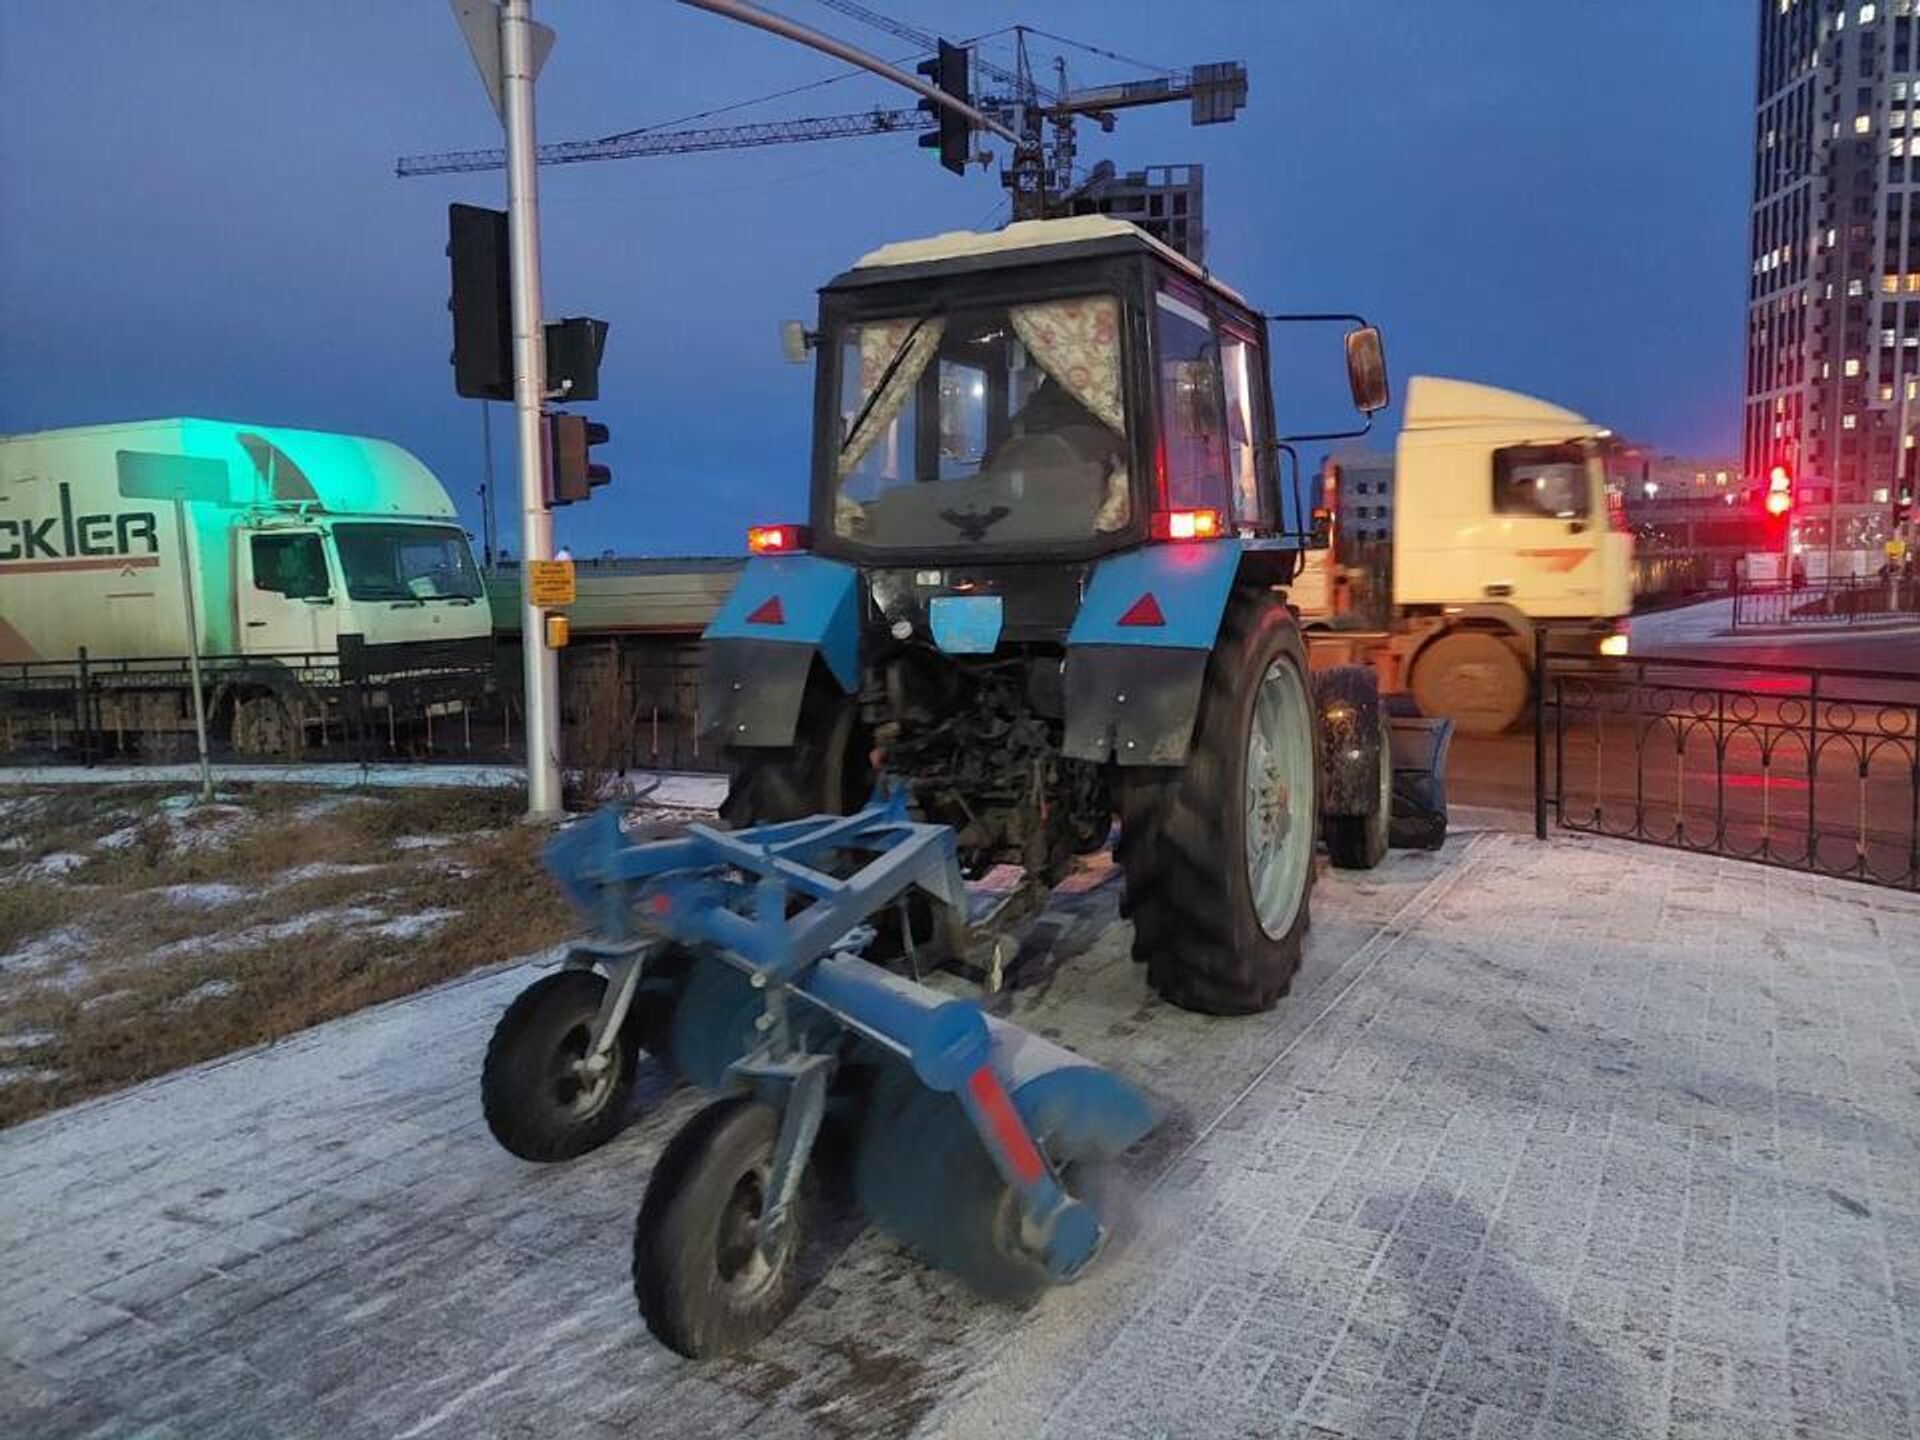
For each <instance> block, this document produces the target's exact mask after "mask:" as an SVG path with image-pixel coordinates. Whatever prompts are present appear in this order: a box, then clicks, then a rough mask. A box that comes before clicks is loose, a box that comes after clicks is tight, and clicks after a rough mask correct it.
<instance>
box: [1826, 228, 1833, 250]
mask: <svg viewBox="0 0 1920 1440" xmlns="http://www.w3.org/2000/svg"><path fill="white" fill-rule="evenodd" d="M1827 248H1828V249H1829V250H1831V249H1832V248H1833V231H1832V230H1828V231H1827Z"/></svg>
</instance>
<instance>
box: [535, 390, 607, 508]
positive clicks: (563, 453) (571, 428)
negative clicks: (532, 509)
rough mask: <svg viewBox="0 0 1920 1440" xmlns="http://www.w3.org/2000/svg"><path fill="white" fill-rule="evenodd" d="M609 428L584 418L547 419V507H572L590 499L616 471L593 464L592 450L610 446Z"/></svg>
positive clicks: (563, 415) (560, 414) (556, 415)
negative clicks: (576, 503)
mask: <svg viewBox="0 0 1920 1440" xmlns="http://www.w3.org/2000/svg"><path fill="white" fill-rule="evenodd" d="M608 434H609V432H608V430H607V427H606V426H604V425H602V424H601V423H600V422H599V421H598V420H589V419H587V417H586V416H584V415H568V414H566V413H565V412H555V413H554V414H552V415H549V416H547V504H549V505H571V504H573V502H574V501H576V500H585V499H587V498H589V497H590V496H591V495H592V494H593V491H594V488H595V487H596V486H599V485H604V484H606V483H607V482H608V481H609V480H611V479H613V472H612V471H611V470H609V469H608V468H607V467H606V466H604V465H596V464H594V462H593V447H594V446H596V445H604V444H606V443H607V437H608Z"/></svg>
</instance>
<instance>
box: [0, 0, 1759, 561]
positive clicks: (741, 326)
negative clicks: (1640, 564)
mask: <svg viewBox="0 0 1920 1440" xmlns="http://www.w3.org/2000/svg"><path fill="white" fill-rule="evenodd" d="M775 8H778V9H781V10H782V11H783V12H784V13H786V14H789V15H791V16H793V17H794V18H796V19H799V20H801V21H803V22H805V23H807V24H811V25H815V26H818V27H819V28H822V29H825V30H828V31H830V32H832V33H834V34H837V35H840V36H842V37H844V38H846V39H849V40H852V41H854V42H855V43H857V44H860V45H862V46H863V47H865V48H868V49H871V50H873V51H875V52H876V53H879V54H881V55H883V56H885V57H887V58H889V59H893V60H896V61H902V60H905V59H907V56H908V52H909V51H910V50H911V49H912V48H913V47H912V46H910V45H907V44H905V42H902V41H900V40H899V39H897V38H894V37H891V36H889V35H886V34H883V33H880V32H878V31H874V30H870V29H867V28H865V27H863V26H861V25H860V24H859V23H858V22H856V21H854V20H851V19H849V18H847V17H845V16H843V15H839V14H837V13H836V12H834V11H832V10H831V9H829V8H827V7H826V6H824V5H821V4H818V3H816V0H784V3H783V4H781V5H778V6H776V7H775ZM873 8H876V9H882V10H885V11H887V12H889V13H891V14H894V15H896V16H898V17H899V18H900V19H901V20H903V21H905V22H907V23H909V24H912V25H914V26H917V27H919V28H921V29H923V30H927V31H932V32H938V33H944V34H946V35H948V36H949V37H951V38H955V39H961V38H967V37H971V36H975V35H988V34H993V36H994V38H992V39H990V40H988V41H986V42H985V44H986V47H987V48H986V50H985V53H987V54H988V55H989V56H991V57H992V58H994V59H996V60H998V61H1000V62H1001V63H1007V62H1009V61H1010V59H1011V49H1010V41H1009V39H1008V37H1007V35H1006V33H1005V29H1006V27H1008V26H1011V25H1013V24H1014V23H1016V22H1022V23H1026V24H1029V25H1033V26H1036V27H1039V28H1041V29H1043V30H1046V31H1050V32H1053V33H1054V34H1056V35H1060V36H1066V37H1070V38H1071V39H1074V40H1078V41H1086V42H1089V43H1091V44H1093V45H1097V46H1100V47H1102V48H1103V49H1105V50H1108V51H1111V52H1114V53H1115V54H1116V55H1120V56H1127V57H1133V58H1134V59H1137V60H1144V61H1147V62H1151V63H1153V64H1156V65H1161V66H1186V65H1190V64H1194V63H1198V62H1204V61H1211V60H1224V59H1239V60H1243V61H1244V62H1245V63H1246V65H1247V67H1248V70H1249V74H1250V82H1251V83H1250V95H1249V100H1248V104H1247V108H1246V109H1245V110H1244V111H1242V112H1241V115H1240V118H1239V119H1238V121H1237V122H1236V123H1234V124H1231V125H1219V126H1212V127H1208V128H1203V129H1195V128H1192V127H1190V126H1189V125H1188V123H1187V115H1186V108H1185V107H1184V106H1178V105H1174V106H1166V107H1162V108H1161V109H1159V110H1141V111H1133V112H1129V113H1126V114H1124V115H1123V116H1122V117H1121V119H1120V123H1119V126H1118V128H1117V129H1116V130H1115V131H1114V132H1113V133H1112V134H1110V135H1103V134H1101V133H1100V132H1099V131H1098V129H1097V128H1095V127H1093V126H1083V127H1082V129H1081V160H1082V162H1083V163H1084V164H1092V163H1093V162H1095V161H1097V160H1100V159H1112V160H1114V161H1115V162H1116V163H1117V164H1119V165H1120V166H1121V168H1123V169H1124V168H1128V167H1131V166H1138V165H1143V164H1159V163H1179V162H1188V161H1198V162H1200V163H1202V164H1204V165H1205V166H1206V167H1207V196H1206V201H1207V212H1208V232H1209V260H1210V262H1211V264H1212V266H1213V267H1214V268H1215V270H1217V271H1218V272H1219V273H1220V274H1221V276H1222V277H1223V278H1225V279H1227V280H1228V281H1229V282H1230V283H1232V284H1233V285H1235V286H1236V287H1237V288H1238V289H1240V290H1241V291H1242V292H1243V293H1245V294H1247V295H1248V296H1249V297H1251V298H1252V299H1253V300H1254V301H1255V302H1256V303H1258V304H1260V305H1262V306H1263V307H1264V308H1267V309H1274V310H1299V309H1341V310H1362V311H1364V312H1366V313H1367V314H1368V315H1369V316H1370V317H1371V318H1373V319H1374V320H1375V321H1376V322H1377V323H1378V324H1380V325H1381V326H1382V327H1383V328H1384V329H1385V331H1386V335H1387V348H1388V358H1389V361H1390V364H1391V367H1392V369H1393V372H1394V374H1395V375H1396V377H1397V378H1398V379H1399V380H1400V381H1401V383H1402V384H1403V385H1404V381H1405V378H1406V377H1407V376H1409V375H1412V374H1417V373H1439V374H1447V375H1456V376H1461V377H1464V378H1469V379H1475V380H1482V381H1486V382H1489V383H1493V384H1499V385H1505V386H1510V387H1514V388H1517V389H1523V390H1527V391H1530V392H1533V393H1536V394H1539V395H1542V396H1545V397H1548V398H1550V399H1553V400H1555V401H1558V402H1560V403H1562V404H1565V405H1568V406H1571V407H1572V408H1574V409H1577V410H1580V411H1583V412H1585V413H1587V414H1589V415H1591V416H1593V417H1594V418H1595V419H1597V420H1600V421H1602V422H1603V423H1605V424H1608V425H1611V426H1613V427H1614V428H1615V429H1616V430H1619V431H1621V432H1623V433H1625V434H1627V435H1629V436H1632V437H1634V438H1636V439H1639V440H1641V441H1643V442H1645V443H1647V444H1649V445H1652V446H1654V447H1657V448H1658V449H1660V450H1662V451H1672V452H1676V453H1681V454H1691V455H1703V456H1705V455H1724V454H1731V453H1733V452H1734V451H1735V450H1736V447H1737V442H1738V435H1739V418H1740V396H1741V382H1742V375H1741V365H1742V360H1741V354H1742V344H1741V332H1742V312H1743V305H1744V294H1745V280H1746V271H1747V266H1746V254H1745V235H1746V228H1747V205H1748V189H1749V165H1748V159H1749V150H1750V144H1751V139H1750V125H1751V113H1752V99H1753V68H1754V33H1755V10H1754V6H1753V4H1752V3H1749V0H1613V3H1605V4H1602V3H1596V0H1187V3H1184V4H1179V5H1168V4H1149V3H1140V0H1021V3H1019V4H1015V3H1011V0H974V3H969V4H957V3H951V4H940V3H935V0H904V3H888V0H873ZM536 13H537V14H538V16H539V18H541V19H542V20H543V21H545V22H546V23H548V24H551V25H552V26H553V27H554V28H555V29H556V30H557V31H558V32H559V40H558V43H557V45H556V48H555V50H554V53H553V56H552V59H551V60H550V62H549V63H548V66H547V68H546V71H545V73H544V75H543V76H542V81H541V93H540V114H539V128H540V138H541V139H542V140H561V139H577V138H584V137H591V136H596V135H603V134H607V133H610V132H614V131H620V130H629V129H634V128H637V127H639V126H642V125H647V124H652V123H656V122H662V121H671V120H675V119H677V118H679V117H683V116H691V115H694V114H697V113H699V112H702V111H709V110H713V109H715V108H717V107H720V106H725V105H730V104H732V103H733V102H737V101H740V100H744V99H749V98H752V97H755V96H762V95H766V94H768V93H769V92H773V91H778V90H784V89H789V88H792V87H795V86H801V85H805V84H808V83H809V82H813V81H817V80H821V79H824V78H826V77H829V76H833V75H836V74H839V73H840V72H841V71H843V70H844V68H845V67H844V66H842V65H840V64H838V63H837V62H835V61H832V60H829V59H827V58H826V57H824V56H821V55H817V54H814V53H812V52H810V51H806V50H802V49H799V48H797V47H795V46H793V45H791V44H789V43H787V42H784V41H780V40H777V39H775V38H774V37H771V36H768V35H765V34H761V33H759V32H757V31H753V30H749V29H746V28H743V27H740V26H738V25H735V24H732V23H730V22H727V21H724V20H721V19H719V18H716V17H714V16H712V15H708V14H704V13H702V12H699V11H696V10H692V9H689V8H687V7H684V6H681V5H677V4H671V3H667V0H545V3H539V4H537V5H536ZM996 32H997V33H996ZM1033 46H1034V50H1033V53H1034V54H1035V56H1036V57H1039V58H1042V59H1044V60H1045V61H1046V63H1048V64H1049V65H1050V64H1051V57H1052V56H1053V55H1054V54H1055V53H1063V54H1065V55H1066V57H1067V59H1068V62H1069V67H1070V68H1069V77H1070V79H1071V80H1072V81H1073V82H1074V83H1078V84H1091V83H1095V82H1099V81H1105V80H1111V79H1134V78H1140V77H1141V76H1142V75H1143V74H1144V73H1145V72H1143V71H1142V70H1140V69H1138V68H1135V67H1133V66H1131V65H1129V64H1127V63H1124V62H1122V61H1121V60H1118V59H1113V58H1107V57H1104V56H1100V55H1093V54H1089V53H1087V52H1086V51H1083V50H1072V49H1065V48H1064V47H1061V46H1059V45H1057V44H1056V43H1054V42H1053V41H1050V40H1045V39H1039V38H1036V39H1035V40H1034V42H1033ZM911 104H912V97H910V96H907V95H905V94H904V93H903V92H898V91H895V90H892V89H891V88H890V87H888V86H887V85H885V84H884V83H883V82H881V81H879V80H876V79H873V78H871V77H866V76H860V77H857V78H849V79H843V80H839V81H837V82H835V83H832V84H829V85H826V86H824V87H820V88H815V89H809V90H805V91H802V92H801V93H799V94H795V95H791V96H788V97H786V98H784V99H780V100H775V101H770V102H768V103H765V104H762V105H757V106H754V107H751V108H747V109H740V110H732V111H729V112H728V113H727V114H726V115H724V116H716V117H715V118H714V120H713V122H712V123H742V122H746V121H753V120H763V119H777V118H784V117H797V116H805V115H830V114H840V113H846V112H851V111H856V110H861V109H866V108H871V107H873V106H876V105H880V106H887V107H894V106H906V105H911ZM497 143H499V129H498V125H497V122H496V121H495V119H494V117H493V113H492V111H491V109H490V108H489V106H488V104H487V101H486V98H485V95H484V93H483V91H482V89H481V87H480V84H479V81H478V79H477V77H476V74H475V72H474V68H473V64H472V61H471V60H470V59H469V57H468V55H467V53H466V49H465V46H464V44H463V42H462V40H461V38H460V35H459V31H458V27H457V26H456V24H455V22H454V20H453V18H452V16H451V14H450V13H449V11H448V9H447V7H446V5H445V4H444V3H441V0H408V3H395V0H329V3H326V4H296V3H294V0H59V3H46V0H0V433H6V432H19V431H25V430H37V429H45V428H50V427H55V426H63V425H76V424H85V423H90V422H96V421H105V420H121V419H133V418H139V417H146V416H154V415H172V414H200V415H213V416H221V417H227V418H233V419H243V420H251V421H255V422H259V423H271V424H285V425H301V426H309V427H314V428H319V429H326V430H340V431H348V432H354V433H362V434H372V435H379V436H383V437H386V438H389V439H392V440H395V441H398V442H400V443H401V444H403V445H405V446H407V447H408V448H409V449H412V450H414V451H415V452H416V453H418V454H419V455H420V456H421V457H422V458H423V459H424V460H426V462H427V463H428V464H429V465H431V466H432V467H433V469H434V470H435V471H437V472H438V473H439V475H440V476H441V477H442V479H443V480H445V481H446V483H447V485H448V487H449V489H451V490H452V491H453V493H454V495H455V497H456V499H457V500H458V502H459V504H460V506H461V509H462V512H463V514H465V515H466V516H467V518H468V520H469V522H470V523H471V524H472V525H473V526H474V528H475V529H476V531H477V529H478V526H479V501H478V493H477V487H478V481H479V478H480V473H481V445H480V427H481V421H480V415H479V406H478V405H477V404H476V403H474V402H470V401H463V400H460V399H457V398H456V397H455V396H454V394H453V391H452V379H451V372H450V370H449V368H448V365H447V349H448V322H447V314H446V309H445V306H446V298H447V268H446V259H445V256H444V254H443V247H444V245H445V225H446V206H447V204H448V202H450V201H455V200H459V201H467V202H471V203H475V204H482V205H495V206H500V205H504V203H505V202H504V195H505V189H504V180H503V178H502V177H501V175H500V174H499V173H498V172H495V173H491V174H476V175H462V176H451V177H444V178H432V179H416V180H406V181H402V180H398V179H396V178H394V173H393V162H394V160H395V158H396V157H397V156H399V155H402V154H409V153H416V152H423V151H436V150H443V149H457V148H467V147H479V146H485V145H493V144H497ZM541 184H542V204H543V211H544V213H543V222H544V226H543V228H544V252H545V263H546V291H547V295H546V299H547V304H546V310H547V313H548V314H549V315H555V316H557V315H563V314H593V315H599V316H601V317H603V318H605V319H607V320H608V321H610V322H611V324H612V331H611V335H610V338H609V341H608V348H607V357H606V365H605V368H604V370H603V372H602V399H601V400H600V401H599V403H598V404H596V405H593V406H591V407H583V408H586V409H588V410H589V411H590V413H592V414H593V415H594V416H596V417H597V418H599V419H601V420H604V421H605V422H606V423H607V424H608V425H610V426H611V427H612V430H613V440H612V442H611V444H610V445H609V446H607V447H606V451H607V458H608V460H609V461H610V463H611V464H612V465H613V467H614V470H615V476H616V478H615V482H614V484H613V486H612V487H611V488H610V489H608V490H605V491H602V492H600V493H599V494H598V495H597V497H596V498H595V499H594V500H593V501H592V503H591V504H589V505H586V506H576V507H573V508H572V509H571V510H569V511H563V512H561V517H560V525H559V534H560V538H561V539H562V540H563V541H565V542H568V543H570V544H571V545H572V546H573V547H574V549H575V550H576V552H577V553H582V554H592V553H598V552H600V551H602V550H605V549H614V550H617V551H619V552H621V553H641V554H676V553H682V554H684V553H721V552H733V551H738V550H739V549H740V548H741V543H742V534H743V530H744V527H745V526H746V525H747V524H748V523H749V522H750V521H760V520H777V519H792V518H798V517H799V516H800V515H801V513H802V511H803V509H804V503H805V502H804V487H805V466H806V457H807V439H806V432H807V427H808V424H809V421H810V372H809V371H808V370H806V369H803V368H800V367H793V366H789V365H786V364H784V363H783V362H782V359H781V355H780V348H779V338H778V331H779V322H780V321H781V320H782V319H784V318H786V317H805V316H809V315H811V313H812V310H813V304H814V300H813V291H814V288H815V287H816V286H817V285H819V284H820V283H821V282H822V281H824V280H825V279H826V278H828V277H829V276H831V275H832V274H834V273H835V272H836V271H838V270H840V269H842V268H844V267H845V266H846V265H847V263H849V262H850V261H851V260H852V259H853V258H854V257H855V256H857V255H859V254H860V253H861V252H863V251H865V250H867V249H870V248H871V247H873V246H874V245H877V244H880V243H882V242H884V241H887V240H892V239H900V238H905V237H909V236H914V235H921V234H931V233H934V232H936V231H941V230H950V229H957V228H977V227H989V226H992V225H996V224H998V223H1000V222H1001V221H1002V220H1003V219H1004V217H1005V214H1006V210H1005V204H1004V198H1003V192H1002V191H1001V188H1000V185H999V182H998V178H997V172H995V171H983V170H979V169H974V170H971V171H969V173H968V174H967V175H966V176H965V177H964V178H955V177H954V176H952V175H950V174H948V173H947V172H946V171H944V170H942V169H940V168H939V166H938V164H937V163H936V161H935V159H934V157H933V156H932V155H931V154H930V153H929V152H927V151H925V150H922V149H920V148H918V147H917V146H916V145H915V144H914V142H913V139H912V138H911V137H908V136H881V137H874V138H866V139H853V140H838V141H829V142H821V143H813V144H807V145H794V146H785V147H779V148H769V149H759V150H750V151H740V152H731V153H719V154H702V155H691V156H674V157H668V158H658V159H643V160H625V161H617V162H609V163H603V164H592V165H576V166H567V167H563V168H560V169H553V170H543V171H542V177H541ZM1280 361H1281V363H1280V365H1279V366H1278V368H1279V371H1280V374H1279V377H1278V383H1279V396H1278V410H1279V413H1280V415H1281V418H1282V423H1283V424H1288V423H1291V424H1293V425H1294V426H1295V428H1309V427H1312V428H1322V427H1323V426H1324V424H1325V422H1327V421H1328V420H1330V419H1338V418H1339V417H1338V415H1337V414H1335V413H1333V412H1332V410H1331V407H1332V404H1333V402H1334V400H1335V399H1337V396H1338V387H1337V383H1333V384H1330V383H1328V382H1329V381H1330V380H1336V381H1337V367H1338V363H1339V362H1338V351H1337V346H1329V347H1327V348H1325V349H1322V348H1320V347H1319V346H1314V345H1306V344H1304V343H1303V344H1301V345H1299V346H1297V347H1291V348H1287V349H1285V350H1283V351H1282V352H1281V354H1280ZM1386 418H1387V421H1388V422H1389V424H1388V433H1389V434H1390V430H1391V423H1392V421H1393V419H1394V417H1393V416H1391V415H1389V416H1388V417H1386ZM511 433H512V432H511V426H510V416H509V414H508V413H507V412H506V411H505V410H504V409H503V408H499V407H496V409H495V436H496V439H497V441H498V442H499V445H498V458H499V465H500V475H501V478H502V480H503V482H504V485H503V488H505V489H509V490H510V488H511V474H512V471H511ZM1309 458H1310V459H1311V458H1312V457H1309ZM501 518H502V520H503V522H504V524H505V526H506V527H507V528H508V530H509V531H511V530H512V528H513V526H514V525H515V523H516V520H515V511H514V507H512V506H511V505H506V506H503V507H502V509H501ZM514 548H517V547H514Z"/></svg>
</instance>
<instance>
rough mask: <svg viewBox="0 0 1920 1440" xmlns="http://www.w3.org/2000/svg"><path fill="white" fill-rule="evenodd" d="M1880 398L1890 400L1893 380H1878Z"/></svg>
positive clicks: (1889, 342)
mask: <svg viewBox="0 0 1920 1440" xmlns="http://www.w3.org/2000/svg"><path fill="white" fill-rule="evenodd" d="M1887 343H1888V344H1889V345H1891V344H1892V343H1893V342H1892V341H1891V340H1889V341H1888V342H1887ZM1880 398H1881V399H1882V400H1891V399H1892V398H1893V382H1892V381H1891V380H1882V381H1881V382H1880Z"/></svg>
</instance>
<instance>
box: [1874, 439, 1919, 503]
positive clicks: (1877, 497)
mask: <svg viewBox="0 0 1920 1440" xmlns="http://www.w3.org/2000/svg"><path fill="white" fill-rule="evenodd" d="M1907 438H1908V439H1912V438H1913V437H1912V436H1908V437H1907ZM1873 503H1874V504H1876V505H1884V504H1886V503H1887V488H1886V486H1884V485H1883V486H1881V487H1880V488H1879V489H1878V490H1876V491H1874V492H1873Z"/></svg>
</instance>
